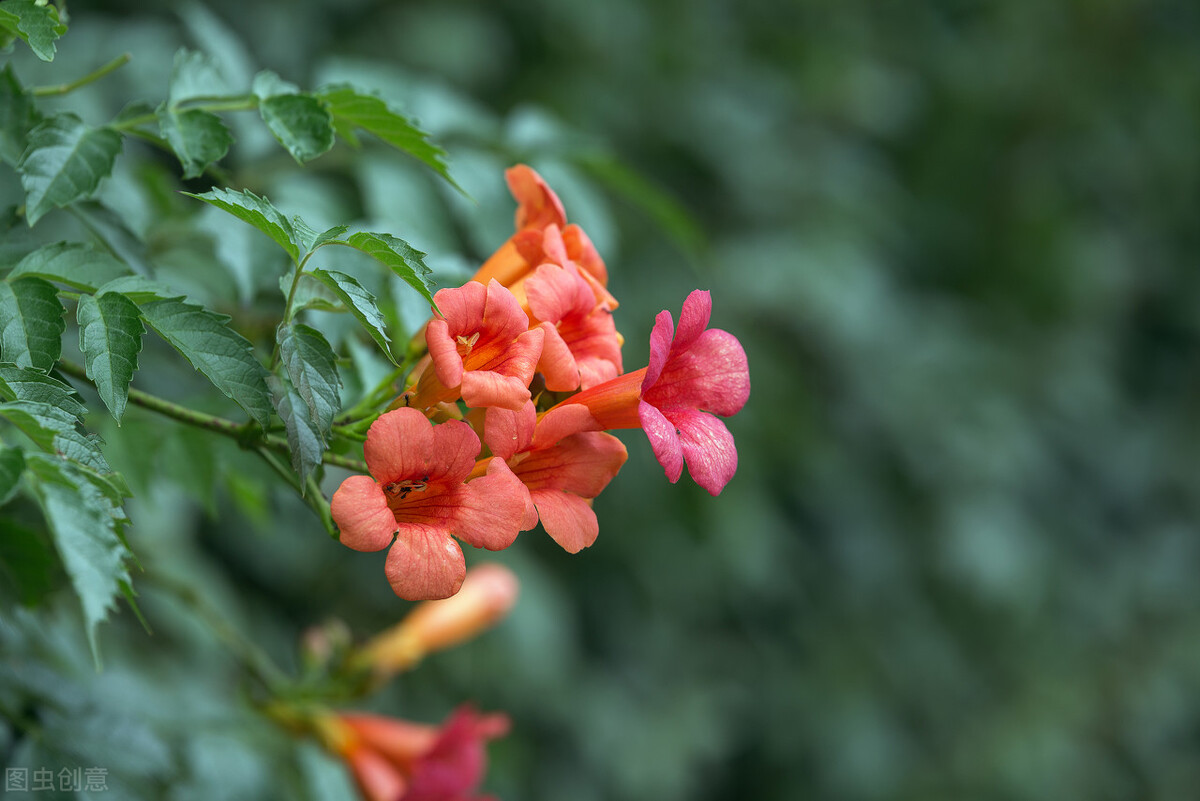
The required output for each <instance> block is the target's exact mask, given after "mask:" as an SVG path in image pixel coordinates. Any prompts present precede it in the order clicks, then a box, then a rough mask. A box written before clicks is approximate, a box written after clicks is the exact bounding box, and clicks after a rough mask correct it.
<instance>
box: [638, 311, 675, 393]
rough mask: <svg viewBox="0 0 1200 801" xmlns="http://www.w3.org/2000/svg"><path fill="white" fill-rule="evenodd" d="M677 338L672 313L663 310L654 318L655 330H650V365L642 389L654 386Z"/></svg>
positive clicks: (647, 366)
mask: <svg viewBox="0 0 1200 801" xmlns="http://www.w3.org/2000/svg"><path fill="white" fill-rule="evenodd" d="M674 336H675V323H674V321H673V320H672V319H671V313H670V312H669V311H667V310H666V309H663V310H662V311H660V312H659V313H658V315H657V316H656V317H655V318H654V328H652V329H651V330H650V364H648V365H646V376H645V378H643V379H642V388H643V389H646V388H649V387H652V386H654V384H655V382H657V381H658V375H659V373H661V372H662V369H663V366H664V365H666V363H667V357H668V356H670V355H671V339H672V337H674Z"/></svg>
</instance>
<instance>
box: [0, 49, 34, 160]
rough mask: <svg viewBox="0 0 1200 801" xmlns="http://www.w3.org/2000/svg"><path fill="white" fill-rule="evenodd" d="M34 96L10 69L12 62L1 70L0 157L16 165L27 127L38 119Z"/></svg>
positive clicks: (25, 140) (23, 149) (26, 140)
mask: <svg viewBox="0 0 1200 801" xmlns="http://www.w3.org/2000/svg"><path fill="white" fill-rule="evenodd" d="M41 118H42V115H41V114H39V113H38V110H37V107H36V106H35V105H34V104H33V96H32V95H30V94H29V92H27V91H25V88H24V87H23V86H21V84H20V82H19V81H18V80H17V76H16V75H15V74H14V73H13V70H12V64H5V65H4V69H3V70H0V159H3V160H4V161H6V162H8V163H9V164H11V165H13V166H16V164H17V162H19V161H20V160H21V154H22V153H24V152H25V147H26V145H27V144H28V142H29V130H30V129H31V128H33V126H34V125H36V124H37V123H38V122H40V121H41Z"/></svg>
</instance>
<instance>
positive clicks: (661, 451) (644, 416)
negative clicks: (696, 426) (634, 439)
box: [638, 401, 715, 484]
mask: <svg viewBox="0 0 1200 801" xmlns="http://www.w3.org/2000/svg"><path fill="white" fill-rule="evenodd" d="M638 419H640V420H641V421H642V430H643V431H645V432H646V437H647V439H649V440H650V448H651V450H653V451H654V458H655V459H658V463H659V464H661V465H662V467H663V470H664V471H665V472H666V474H667V480H668V481H670V482H671V483H672V484H674V483H675V482H676V481H678V480H679V476H680V475H682V474H683V448H682V446H681V445H680V443H679V432H678V431H676V430H675V426H674V425H673V424H672V423H671V421H670V420H668V419H667V418H666V417H664V416H663V413H662V412H660V411H659V410H658V409H656V408H655V407H653V406H651V405H650V404H649V403H646V401H640V402H639V403H638ZM714 419H715V418H714Z"/></svg>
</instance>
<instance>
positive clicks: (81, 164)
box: [10, 0, 121, 225]
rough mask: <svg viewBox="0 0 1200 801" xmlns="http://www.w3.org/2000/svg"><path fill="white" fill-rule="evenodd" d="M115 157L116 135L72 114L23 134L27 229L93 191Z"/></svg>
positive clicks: (118, 140) (117, 149)
mask: <svg viewBox="0 0 1200 801" xmlns="http://www.w3.org/2000/svg"><path fill="white" fill-rule="evenodd" d="M10 1H11V0H10ZM120 152H121V135H120V134H119V133H117V132H116V131H114V130H112V129H110V128H92V127H89V126H88V125H86V124H84V122H83V120H81V119H79V118H78V117H76V116H75V115H74V114H58V115H55V116H53V117H51V118H49V119H47V120H45V121H44V122H42V123H41V124H39V125H38V126H37V127H36V128H34V129H33V130H32V131H31V132H30V133H29V146H28V149H27V150H26V151H25V155H24V157H22V159H21V162H20V164H19V169H20V172H21V184H22V185H23V186H24V187H25V217H26V219H27V220H28V221H29V224H30V225H33V224H34V223H36V222H37V221H38V220H40V219H41V218H42V215H44V214H45V213H46V212H48V211H50V210H51V209H53V208H57V207H62V206H66V205H67V204H69V203H72V202H74V201H76V200H80V199H82V198H85V197H87V196H88V195H90V194H92V192H94V191H96V187H98V186H99V185H100V181H101V180H103V179H104V178H105V177H106V176H107V175H108V174H109V173H110V172H112V167H113V162H114V161H115V160H116V158H117V154H118V153H120Z"/></svg>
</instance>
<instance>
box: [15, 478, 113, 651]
mask: <svg viewBox="0 0 1200 801" xmlns="http://www.w3.org/2000/svg"><path fill="white" fill-rule="evenodd" d="M28 462H29V470H30V473H31V474H32V475H33V476H34V481H33V482H32V484H33V489H34V495H35V496H36V497H37V499H38V502H39V503H40V505H41V507H42V513H43V514H44V515H45V517H46V523H47V524H48V525H49V527H50V534H51V537H52V538H53V540H54V546H55V548H56V549H57V550H58V555H59V556H60V557H61V558H62V561H63V566H64V567H65V568H66V569H67V575H68V576H69V577H70V579H71V585H72V587H74V589H75V594H76V595H78V596H79V601H80V605H81V606H82V607H83V618H84V625H85V630H86V631H87V637H88V643H89V644H90V645H91V648H92V655H93V656H94V657H95V659H96V662H97V664H99V650H98V648H97V645H96V626H97V624H99V623H100V622H101V621H102V620H104V619H105V618H106V617H107V616H108V612H109V610H111V609H112V608H113V599H114V597H115V596H116V594H117V593H118V592H120V589H121V585H122V583H128V582H129V572H128V570H127V569H126V567H125V558H126V556H128V554H129V551H128V549H127V548H126V547H125V546H124V545H123V544H122V543H121V540H120V538H119V537H118V536H117V531H116V519H115V518H114V516H113V505H112V502H111V500H110V499H109V498H108V497H107V496H106V495H105V494H104V493H102V492H101V491H100V490H99V489H97V488H96V487H95V486H94V485H93V484H92V483H91V482H90V481H89V480H87V479H86V478H85V477H84V475H83V471H81V470H80V469H79V468H76V467H73V466H72V465H70V464H68V463H66V462H63V461H62V460H59V459H53V458H49V457H45V456H40V455H38V454H30V455H29V458H28Z"/></svg>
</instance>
